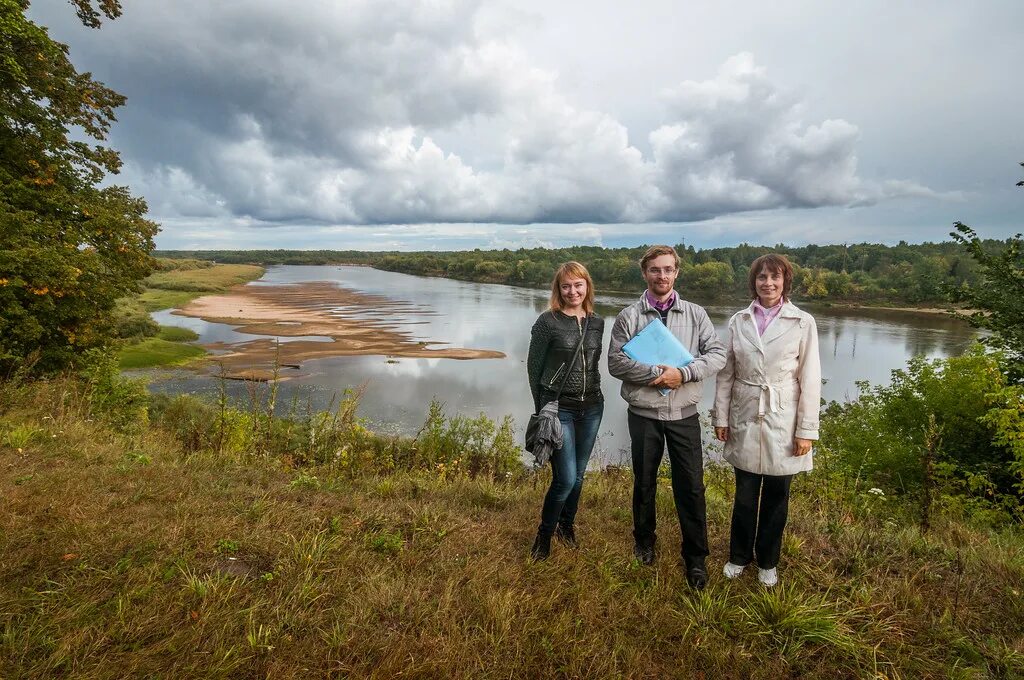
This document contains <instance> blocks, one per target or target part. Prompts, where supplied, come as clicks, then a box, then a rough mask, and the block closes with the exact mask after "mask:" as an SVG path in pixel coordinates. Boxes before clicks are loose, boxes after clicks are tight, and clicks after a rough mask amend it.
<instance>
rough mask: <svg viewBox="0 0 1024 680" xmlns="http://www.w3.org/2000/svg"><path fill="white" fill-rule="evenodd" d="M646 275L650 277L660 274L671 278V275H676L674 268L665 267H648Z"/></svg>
mask: <svg viewBox="0 0 1024 680" xmlns="http://www.w3.org/2000/svg"><path fill="white" fill-rule="evenodd" d="M647 273H648V274H650V275H651V276H661V275H662V274H664V275H665V276H672V275H673V274H675V273H676V268H675V267H665V268H664V269H662V268H661V267H648V268H647Z"/></svg>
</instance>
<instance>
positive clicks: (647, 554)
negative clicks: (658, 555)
mask: <svg viewBox="0 0 1024 680" xmlns="http://www.w3.org/2000/svg"><path fill="white" fill-rule="evenodd" d="M633 556H634V557H636V558H637V559H638V560H640V564H644V565H647V566H650V565H652V564H654V546H653V545H640V544H639V543H637V544H634V545H633Z"/></svg>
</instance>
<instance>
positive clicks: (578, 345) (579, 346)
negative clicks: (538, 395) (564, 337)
mask: <svg viewBox="0 0 1024 680" xmlns="http://www.w3.org/2000/svg"><path fill="white" fill-rule="evenodd" d="M589 327H590V316H589V315H588V316H587V320H586V321H584V322H583V332H582V333H580V341H579V342H577V343H576V349H575V351H574V352H573V354H572V361H570V362H569V368H568V369H566V371H565V375H564V376H562V384H560V385H559V386H558V392H557V393H556V394H555V398H554V401H558V398H559V397H561V396H562V390H564V389H565V381H566V380H568V379H569V373H570V372H572V367H573V366H575V365H576V358H577V357H578V356H579V355H580V350H581V349H582V348H583V339H584V338H586V337H587V328H589Z"/></svg>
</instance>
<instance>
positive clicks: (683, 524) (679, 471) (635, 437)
mask: <svg viewBox="0 0 1024 680" xmlns="http://www.w3.org/2000/svg"><path fill="white" fill-rule="evenodd" d="M629 438H630V443H631V448H632V453H633V539H634V540H635V541H636V544H637V545H638V546H641V547H653V546H654V543H655V541H656V540H657V535H656V533H655V528H656V526H657V519H656V517H655V492H656V491H657V488H658V467H659V466H660V465H661V458H662V455H663V454H664V452H665V445H666V444H668V460H669V465H670V469H671V472H672V497H673V499H674V500H675V503H676V514H677V515H678V516H679V530H680V532H681V533H682V539H683V544H682V554H683V560H684V561H685V562H686V567H687V568H690V567H697V566H703V565H704V558H705V557H707V554H708V520H707V511H706V505H705V501H704V455H703V452H702V451H701V442H700V423H699V421H698V420H697V416H696V414H695V415H693V416H690V417H689V418H683V419H681V420H652V419H650V418H644V417H643V416H638V415H636V414H635V413H633V412H632V411H630V412H629Z"/></svg>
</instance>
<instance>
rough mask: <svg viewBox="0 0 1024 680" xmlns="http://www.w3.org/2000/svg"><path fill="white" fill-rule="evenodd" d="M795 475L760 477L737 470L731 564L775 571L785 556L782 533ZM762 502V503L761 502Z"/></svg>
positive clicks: (731, 533)
mask: <svg viewBox="0 0 1024 680" xmlns="http://www.w3.org/2000/svg"><path fill="white" fill-rule="evenodd" d="M792 481H793V475H778V476H776V475H758V474H754V473H753V472H747V471H746V470H740V469H739V468H736V500H735V502H734V503H733V506H732V531H731V532H730V535H729V561H730V562H732V563H733V564H736V565H739V566H746V565H748V564H750V563H751V562H752V561H753V560H754V556H755V555H756V556H757V566H759V567H760V568H762V569H774V568H775V567H776V566H778V564H779V554H780V553H781V552H782V531H783V529H785V528H786V518H787V516H788V515H789V486H790V484H791V483H792ZM759 501H760V502H759Z"/></svg>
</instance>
